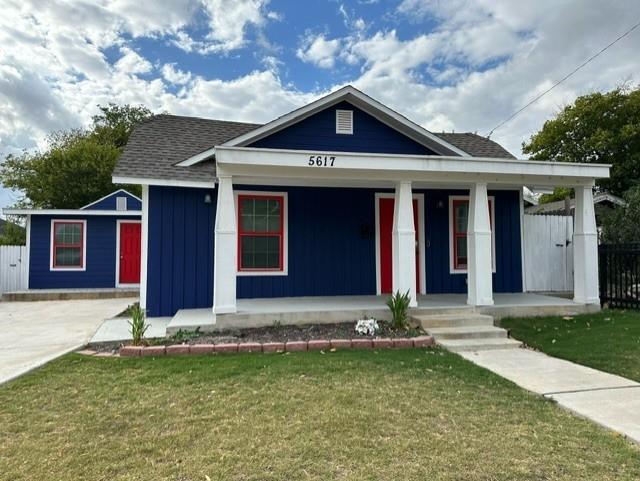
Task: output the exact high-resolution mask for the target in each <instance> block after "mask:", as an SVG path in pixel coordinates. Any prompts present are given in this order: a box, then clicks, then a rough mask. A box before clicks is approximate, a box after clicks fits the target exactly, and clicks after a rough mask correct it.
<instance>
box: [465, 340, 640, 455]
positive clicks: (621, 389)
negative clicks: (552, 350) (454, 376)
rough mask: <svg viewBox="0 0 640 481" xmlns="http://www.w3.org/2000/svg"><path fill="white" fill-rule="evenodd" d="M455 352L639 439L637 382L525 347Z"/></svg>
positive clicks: (604, 424)
mask: <svg viewBox="0 0 640 481" xmlns="http://www.w3.org/2000/svg"><path fill="white" fill-rule="evenodd" d="M459 354H460V355H461V356H462V357H464V358H465V359H468V360H469V361H471V362H473V363H475V364H477V365H479V366H482V367H484V368H486V369H489V370H490V371H492V372H494V373H496V374H498V375H500V376H502V377H504V378H506V379H509V380H510V381H512V382H514V383H515V384H517V385H518V386H520V387H523V388H524V389H527V390H529V391H533V392H535V393H537V394H541V395H543V396H545V397H547V398H550V399H553V400H555V401H556V402H557V403H558V404H559V405H561V406H562V407H564V408H566V409H568V410H570V411H572V412H573V413H575V414H577V415H579V416H583V417H585V418H588V419H590V420H592V421H594V422H596V423H598V424H600V425H601V426H604V427H606V428H609V429H612V430H613V431H616V432H618V433H621V434H624V435H625V436H627V437H628V438H629V439H631V440H633V441H635V442H637V443H640V383H637V382H635V381H631V380H629V379H625V378H623V377H620V376H615V375H613V374H608V373H605V372H602V371H597V370H595V369H591V368H588V367H585V366H580V365H578V364H574V363H572V362H569V361H563V360H561V359H557V358H554V357H550V356H547V355H546V354H543V353H541V352H535V351H531V350H528V349H503V350H495V351H478V352H461V353H459Z"/></svg>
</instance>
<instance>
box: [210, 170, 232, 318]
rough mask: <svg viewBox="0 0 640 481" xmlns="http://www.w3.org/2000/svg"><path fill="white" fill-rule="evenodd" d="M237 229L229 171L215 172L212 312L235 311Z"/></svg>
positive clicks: (224, 312) (225, 312)
mask: <svg viewBox="0 0 640 481" xmlns="http://www.w3.org/2000/svg"><path fill="white" fill-rule="evenodd" d="M237 242H238V231H237V226H236V209H235V201H234V198H233V182H232V179H231V176H230V175H219V176H218V202H217V206H216V223H215V233H214V262H213V313H214V314H227V313H234V312H236V269H237V255H238V254H237V252H238V251H237V246H238V244H237Z"/></svg>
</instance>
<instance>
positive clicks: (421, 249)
mask: <svg viewBox="0 0 640 481" xmlns="http://www.w3.org/2000/svg"><path fill="white" fill-rule="evenodd" d="M374 198H375V203H376V205H375V216H376V217H375V236H376V295H378V296H380V295H382V275H381V273H380V199H395V193H393V192H376V193H375V195H374ZM413 198H414V199H415V200H417V201H418V225H417V226H415V229H416V234H417V235H418V257H419V260H420V263H419V268H420V272H419V273H418V275H419V276H420V292H419V294H426V293H427V271H426V265H427V259H426V257H425V256H426V250H425V225H424V224H425V217H424V194H413Z"/></svg>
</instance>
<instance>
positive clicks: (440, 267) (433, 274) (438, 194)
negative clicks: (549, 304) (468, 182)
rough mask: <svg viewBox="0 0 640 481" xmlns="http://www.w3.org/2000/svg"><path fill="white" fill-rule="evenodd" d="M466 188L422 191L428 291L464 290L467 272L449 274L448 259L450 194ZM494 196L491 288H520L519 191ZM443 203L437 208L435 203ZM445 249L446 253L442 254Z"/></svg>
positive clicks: (517, 289) (514, 289) (502, 191)
mask: <svg viewBox="0 0 640 481" xmlns="http://www.w3.org/2000/svg"><path fill="white" fill-rule="evenodd" d="M450 195H469V191H462V190H460V191H445V190H429V191H426V195H425V218H426V219H425V221H426V224H425V226H426V229H425V236H426V240H427V245H429V247H428V248H427V254H426V260H427V270H426V274H427V292H428V293H431V294H436V293H456V292H457V293H464V292H467V275H466V274H464V273H460V274H451V273H450V261H449V249H450V243H449V196H450ZM489 195H491V196H494V197H495V203H496V205H495V215H496V225H495V236H496V272H495V273H494V274H493V290H494V292H521V291H522V261H521V257H520V255H521V243H520V204H519V193H518V191H504V190H498V191H492V192H489ZM439 204H440V205H442V206H443V207H442V208H440V207H438V205H439ZM445 253H446V255H445Z"/></svg>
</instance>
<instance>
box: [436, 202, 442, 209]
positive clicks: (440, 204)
mask: <svg viewBox="0 0 640 481" xmlns="http://www.w3.org/2000/svg"><path fill="white" fill-rule="evenodd" d="M436 206H437V207H438V209H444V201H443V200H439V201H438V203H437V204H436Z"/></svg>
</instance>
